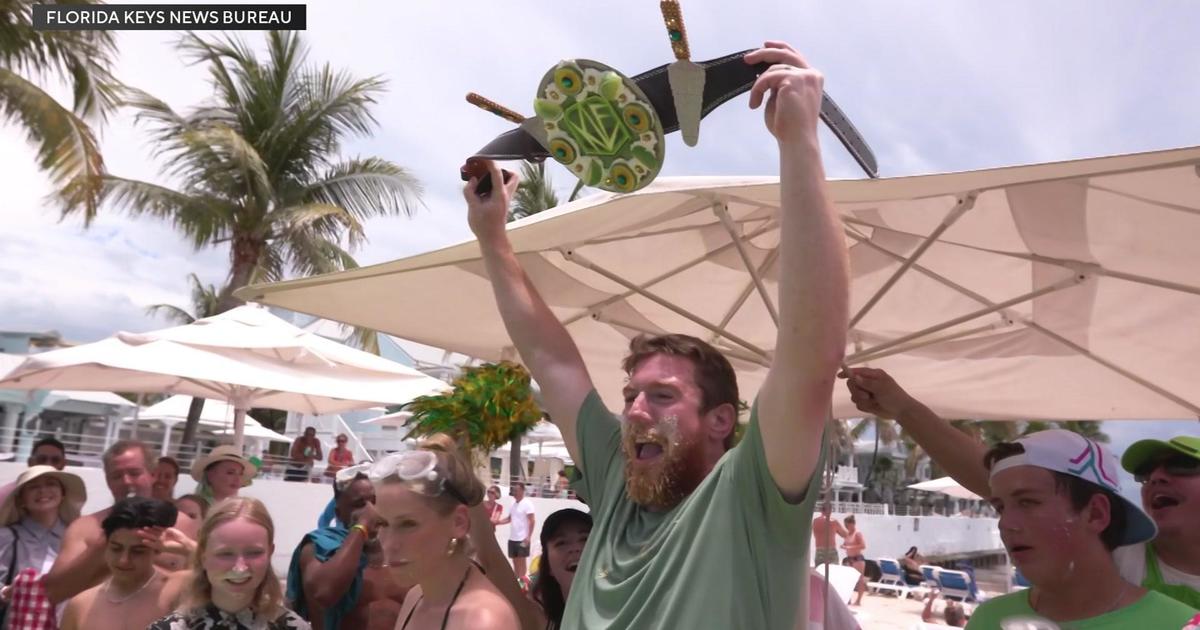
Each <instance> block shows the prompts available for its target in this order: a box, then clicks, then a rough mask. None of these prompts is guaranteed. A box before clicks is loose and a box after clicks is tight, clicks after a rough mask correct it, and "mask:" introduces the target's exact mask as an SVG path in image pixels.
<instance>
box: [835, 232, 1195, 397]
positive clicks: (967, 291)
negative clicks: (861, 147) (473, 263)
mask: <svg viewBox="0 0 1200 630" xmlns="http://www.w3.org/2000/svg"><path fill="white" fill-rule="evenodd" d="M847 234H849V236H850V237H851V238H853V239H855V240H856V241H858V242H860V243H864V244H867V245H870V246H871V247H874V248H875V249H877V250H879V251H880V252H883V253H885V254H887V255H889V256H893V257H895V258H902V256H900V255H899V254H896V253H895V252H892V251H891V250H889V249H887V248H886V247H883V246H881V245H879V244H878V243H874V242H871V241H870V240H864V239H861V238H860V237H858V236H856V235H854V234H851V233H849V232H847ZM962 247H970V246H968V245H962ZM972 249H977V250H981V251H985V252H990V253H995V254H1002V255H1010V256H1014V257H1018V258H1024V259H1026V260H1031V261H1033V262H1044V263H1050V264H1057V265H1060V266H1064V267H1070V266H1073V265H1070V264H1069V261H1056V260H1054V259H1049V258H1046V257H1044V256H1037V255H1036V254H1032V255H1029V256H1023V255H1020V254H1010V253H1008V252H991V250H986V249H982V248H972ZM1081 266H1085V265H1081ZM1086 266H1088V267H1090V269H1089V270H1096V272H1097V273H1100V274H1102V275H1107V274H1106V272H1105V271H1104V270H1103V269H1098V270H1097V269H1096V266H1094V265H1086ZM914 268H915V269H916V270H917V271H920V272H921V273H923V274H925V275H927V276H928V277H930V278H931V279H933V280H936V281H937V282H940V283H941V284H943V285H945V286H947V287H949V288H951V289H954V290H955V291H958V292H959V293H962V294H963V295H966V296H968V297H970V298H971V299H974V300H976V301H979V302H981V303H983V304H991V303H992V302H991V300H988V299H987V298H985V297H983V296H981V295H979V294H977V293H975V292H973V291H971V290H970V289H967V288H966V287H963V286H961V285H959V284H957V283H955V282H953V281H951V280H950V279H948V278H945V277H943V276H942V275H940V274H937V273H934V272H933V271H931V270H929V269H927V268H925V267H922V266H920V265H915V266H914ZM1181 290H1183V289H1181ZM1187 292H1189V293H1190V292H1193V291H1192V290H1190V289H1189V290H1187ZM1016 319H1018V320H1019V321H1020V322H1021V323H1023V324H1025V326H1027V327H1028V328H1030V329H1031V330H1035V331H1037V332H1039V333H1041V334H1043V335H1045V336H1047V337H1049V338H1051V339H1053V340H1055V341H1058V342H1059V343H1061V344H1063V345H1065V346H1067V347H1068V348H1070V349H1072V350H1075V351H1076V352H1078V353H1079V354H1080V355H1082V356H1084V357H1087V358H1088V359H1091V360H1092V361H1095V362H1096V363H1098V364H1100V365H1102V366H1104V367H1106V368H1108V369H1110V370H1112V371H1114V372H1116V373H1117V374H1119V375H1121V376H1123V377H1125V378H1127V379H1129V380H1131V381H1133V382H1134V383H1137V384H1138V385H1141V386H1142V387H1145V388H1146V389H1149V390H1150V391H1152V392H1154V393H1156V394H1158V395H1159V396H1162V397H1163V398H1166V399H1167V400H1169V401H1171V402H1173V403H1175V404H1177V405H1179V406H1181V407H1183V408H1185V409H1188V410H1189V411H1191V412H1192V413H1195V414H1196V416H1197V417H1200V407H1197V406H1196V405H1193V404H1192V403H1190V402H1188V401H1187V400H1185V399H1184V398H1182V397H1180V396H1178V395H1176V394H1173V393H1171V392H1170V391H1167V390H1166V389H1163V388H1161V387H1159V386H1157V385H1155V384H1153V383H1150V382H1149V381H1147V380H1145V379H1143V378H1141V377H1139V376H1137V375H1136V374H1133V373H1132V372H1130V371H1128V370H1126V369H1124V368H1122V367H1120V366H1118V365H1116V364H1115V363H1112V362H1110V361H1108V360H1107V359H1103V358H1101V357H1099V356H1096V355H1095V354H1092V352H1091V351H1089V350H1086V349H1084V348H1083V347H1081V346H1079V345H1078V344H1075V343H1074V342H1072V341H1070V340H1068V339H1066V338H1064V337H1062V336H1061V335H1059V334H1058V333H1055V332H1053V331H1051V330H1048V329H1046V328H1045V327H1043V326H1041V325H1040V324H1036V323H1034V322H1032V321H1029V320H1028V319H1026V318H1024V317H1017V318H1016ZM856 354H862V353H856ZM870 358H872V359H878V358H879V357H878V356H876V357H870Z"/></svg>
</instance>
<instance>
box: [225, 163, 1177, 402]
mask: <svg viewBox="0 0 1200 630" xmlns="http://www.w3.org/2000/svg"><path fill="white" fill-rule="evenodd" d="M1197 163H1200V148H1188V149H1179V150H1172V151H1161V152H1155V153H1144V154H1136V155H1124V156H1115V157H1106V158H1099V159H1091V160H1079V161H1072V162H1061V163H1053V164H1040V165H1033V166H1021V167H1012V168H1001V169H991V170H984V171H975V172H966V173H952V174H944V175H929V176H920V177H902V178H894V179H878V180H855V181H835V182H831V183H830V188H831V192H832V196H833V199H834V201H835V203H836V204H837V207H838V210H839V211H840V213H841V216H842V219H843V222H844V226H845V232H844V233H845V238H846V243H847V245H848V246H849V247H850V258H851V272H852V289H851V292H852V296H851V300H852V304H851V313H852V315H853V317H852V321H851V323H852V330H851V333H850V337H849V339H850V342H849V346H848V348H847V359H846V361H847V363H848V364H849V365H856V366H861V365H867V366H875V367H881V368H885V369H887V370H889V371H891V372H892V373H893V374H894V375H895V376H896V378H897V379H898V380H899V381H900V382H901V383H902V384H903V385H904V386H905V388H906V389H908V390H909V391H910V392H912V393H913V394H914V395H916V396H917V397H919V398H921V399H922V400H923V401H925V402H926V403H927V404H929V405H930V406H931V407H932V408H933V409H934V410H936V411H938V412H939V413H941V414H943V415H945V416H947V417H967V418H990V419H999V420H1013V419H1047V420H1063V419H1066V420H1072V419H1075V420H1078V419H1119V418H1163V419H1171V418H1173V419H1193V420H1194V419H1196V418H1197V417H1200V379H1197V378H1196V377H1195V374H1196V373H1198V372H1200V335H1197V334H1196V331H1197V330H1200V274H1198V273H1197V270H1198V269H1200V247H1196V243H1200V176H1198V174H1197V168H1196V164H1197ZM778 226H779V184H778V180H777V178H773V177H772V178H767V177H763V178H748V177H723V178H714V177H704V178H660V179H658V180H657V181H655V182H654V183H653V184H651V185H650V186H649V187H647V188H645V189H643V190H642V191H639V192H637V193H634V194H629V195H614V194H601V195H597V196H593V197H589V198H587V199H583V200H579V201H576V202H574V203H571V204H567V205H565V206H562V207H560V208H556V209H553V210H550V211H548V212H543V213H539V214H537V215H535V216H533V217H529V218H527V219H523V220H521V221H519V222H517V223H514V224H513V225H512V226H511V227H510V236H511V238H512V242H513V245H514V247H515V248H516V251H517V252H518V255H519V256H520V258H521V260H522V263H523V264H524V266H525V269H526V270H527V272H528V274H529V277H530V279H531V280H532V282H533V283H534V284H535V285H536V286H537V288H538V289H539V291H540V292H541V293H542V295H543V296H544V297H545V298H546V301H547V303H548V304H549V305H550V308H551V309H552V310H553V312H554V313H555V315H556V316H557V317H558V318H559V320H560V321H562V322H563V323H564V324H565V325H566V326H567V329H568V330H569V331H570V333H571V335H572V337H573V338H574V339H575V341H576V343H577V344H578V345H579V348H580V351H581V352H582V354H583V357H584V360H585V361H586V363H587V366H588V369H589V371H590V373H591V376H592V378H593V379H594V380H595V382H596V385H597V387H598V389H599V392H600V393H601V395H602V397H603V398H604V399H605V400H606V401H607V402H608V403H609V405H610V406H612V407H614V408H619V406H620V402H621V401H620V392H621V383H622V379H623V377H624V375H623V374H622V372H621V370H620V367H619V366H620V361H621V358H622V356H623V355H624V354H625V353H626V350H627V343H628V340H629V338H630V337H631V336H633V335H636V334H638V333H643V332H644V333H662V332H681V333H688V334H692V335H696V336H699V337H702V338H704V339H707V340H709V341H712V342H714V343H715V344H716V345H717V347H719V348H721V349H722V350H724V351H725V352H726V354H727V356H729V357H730V358H731V360H732V361H733V363H734V366H735V368H736V369H737V371H738V377H739V382H740V384H741V395H742V397H743V398H745V399H746V400H750V399H751V398H752V397H753V396H754V395H755V394H756V393H757V390H758V388H759V386H760V384H761V382H762V379H763V377H764V376H765V374H766V371H767V367H768V365H769V364H770V357H771V355H772V351H773V347H772V346H773V344H774V340H775V336H776V329H777V322H776V319H777V311H776V308H775V304H776V303H777V300H776V289H777V282H776V279H777V278H778V276H779V274H780V273H783V271H782V270H780V268H779V262H778V261H779V259H778V249H777V244H778V238H779V227H778ZM239 295H241V296H242V297H244V298H247V299H253V300H255V301H261V302H265V303H268V304H274V305H278V306H282V307H285V308H289V309H292V310H296V311H302V312H306V313H311V314H314V315H319V316H321V317H325V318H328V319H334V320H338V321H342V322H347V323H351V324H356V325H360V326H366V327H369V328H373V329H376V330H382V331H386V332H388V333H391V334H394V335H398V336H403V337H405V338H408V339H412V340H414V341H417V342H420V343H424V344H428V345H432V346H437V347H441V348H445V349H448V350H453V351H455V352H461V353H463V354H467V355H470V356H474V357H480V358H483V359H487V360H495V359H499V358H501V356H510V355H511V354H510V353H511V352H512V350H511V348H509V346H510V345H511V342H510V341H509V339H508V336H507V334H506V333H505V331H504V327H503V324H502V322H501V320H500V317H499V314H498V312H497V310H496V306H495V304H494V301H493V297H492V291H491V288H490V286H489V284H488V279H487V276H486V273H485V272H484V268H483V264H482V262H481V260H480V256H479V247H478V244H477V243H475V242H473V241H471V242H465V243H462V244H460V245H456V246H452V247H448V248H446V249H442V250H439V251H434V252H430V253H426V254H422V255H418V256H413V257H411V258H406V259H403V260H398V261H395V262H390V263H385V264H381V265H375V266H372V267H364V268H361V269H356V270H352V271H347V272H343V273H338V274H332V275H326V276H319V277H315V278H306V279H302V280H295V281H290V282H284V283H279V284H274V285H267V286H255V287H248V288H247V289H245V290H243V291H242V292H240V294H239ZM412 296H420V304H421V308H419V309H413V308H406V305H407V304H408V302H409V301H410V300H411V299H412ZM833 412H834V414H835V416H836V417H839V418H850V417H857V416H858V415H859V412H858V411H857V410H856V409H855V408H854V406H853V405H852V404H851V403H850V401H849V398H848V395H847V393H846V391H845V389H844V388H842V387H838V388H836V390H835V396H834V400H833Z"/></svg>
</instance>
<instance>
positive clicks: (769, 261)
mask: <svg viewBox="0 0 1200 630" xmlns="http://www.w3.org/2000/svg"><path fill="white" fill-rule="evenodd" d="M777 258H779V248H778V247H776V248H775V249H772V250H771V251H770V252H768V253H767V258H766V259H765V260H763V264H762V266H760V267H759V268H758V273H759V274H760V275H761V274H765V273H766V272H767V269H770V267H771V265H773V264H775V260H776V259H777ZM753 291H754V282H753V281H751V282H748V283H746V288H744V289H742V292H741V294H740V295H738V299H737V300H734V302H733V305H732V306H731V307H730V308H729V310H728V311H726V312H725V317H722V318H721V329H722V330H724V328H725V327H726V326H728V325H729V322H731V321H733V316H734V315H737V312H738V311H739V310H741V308H742V305H743V304H745V303H746V300H748V299H750V294H751V293H752V292H753ZM775 326H776V327H777V328H778V326H779V323H778V322H776V323H775ZM716 339H717V335H715V334H714V335H713V336H712V337H711V338H710V339H709V343H712V342H713V341H716Z"/></svg>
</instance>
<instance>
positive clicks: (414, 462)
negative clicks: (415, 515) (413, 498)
mask: <svg viewBox="0 0 1200 630" xmlns="http://www.w3.org/2000/svg"><path fill="white" fill-rule="evenodd" d="M437 464H438V458H437V455H435V454H434V453H433V452H432V451H420V450H419V451H402V452H399V453H392V454H391V455H388V456H386V457H384V458H383V459H381V460H379V461H377V462H375V463H374V464H372V465H371V470H370V471H369V472H368V473H367V476H368V477H370V478H371V481H372V482H373V483H380V482H382V481H384V480H385V479H388V478H389V477H393V476H394V477H396V478H397V479H399V480H400V481H403V482H405V483H406V484H408V485H409V486H410V487H411V486H416V487H419V490H417V492H420V493H421V494H423V495H425V496H429V497H436V496H441V494H442V493H443V492H444V493H446V494H448V495H450V496H451V497H452V498H454V500H455V501H458V502H459V503H461V504H463V505H467V499H466V498H465V497H463V495H462V493H460V492H459V491H458V490H457V489H455V488H454V486H453V485H452V484H449V483H447V482H446V478H445V477H444V476H443V475H442V474H441V473H440V472H438V469H437Z"/></svg>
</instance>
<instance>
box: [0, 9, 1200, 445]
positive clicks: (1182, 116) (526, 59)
mask: <svg viewBox="0 0 1200 630" xmlns="http://www.w3.org/2000/svg"><path fill="white" fill-rule="evenodd" d="M683 9H684V16H685V20H686V23H687V27H688V33H689V36H690V39H691V44H692V50H693V55H694V56H695V57H696V58H698V59H708V58H712V57H717V56H720V55H724V54H726V53H729V52H733V51H735V50H740V49H744V48H751V47H755V46H757V45H758V44H760V43H761V42H762V41H763V40H764V39H783V40H786V41H789V42H791V43H793V44H794V45H795V46H796V47H797V48H798V49H800V50H801V51H802V52H803V53H804V54H805V55H806V56H807V57H808V59H809V61H810V62H811V63H812V64H813V65H814V66H816V67H818V68H819V69H821V70H822V71H823V72H824V73H825V74H826V87H827V90H828V92H829V93H830V94H831V95H832V96H833V97H834V98H835V99H836V100H837V101H838V102H839V104H840V105H841V106H842V108H843V109H844V110H845V111H846V112H847V114H849V116H850V117H851V118H852V120H854V122H855V123H856V124H857V126H858V127H859V129H860V130H861V131H862V132H863V133H864V135H865V136H866V137H867V139H868V141H869V142H870V143H871V145H872V146H873V148H874V150H875V152H876V155H877V156H878V158H879V163H880V167H881V171H882V173H883V174H884V175H887V176H894V175H908V174H915V173H926V172H940V171H957V170H969V169H977V168H986V167H992V166H1001V165H1009V164H1021V163H1033V162H1044V161H1052V160H1062V159H1070V158H1080V157H1089V156H1098V155H1107V154H1115V153H1127V152H1135V151H1146V150H1153V149H1163V148H1171V147H1181V146H1190V145H1196V144H1200V116H1197V115H1196V112H1197V105H1198V104H1200V84H1198V83H1197V81H1195V78H1196V77H1198V76H1200V40H1197V38H1196V37H1195V24H1198V23H1200V4H1197V3H1192V2H1183V1H1160V2H1153V3H1133V2H1112V1H1104V0H1098V1H1097V0H1089V1H1065V2H1053V3H1048V2H1034V1H1025V2H1020V1H1008V2H1003V3H1000V2H977V1H959V2H953V3H951V2H915V1H912V2H905V1H889V2H881V1H877V2H855V1H843V2H836V3H833V2H821V3H818V2H813V1H802V2H791V1H788V2H785V1H783V0H779V1H771V2H763V1H752V0H747V1H745V2H740V3H736V4H734V3H729V2H716V1H704V2H699V1H696V2H693V1H689V0H685V2H684V4H683ZM308 13H309V15H308V24H309V29H308V32H307V37H308V40H309V43H310V44H311V47H312V51H311V55H312V58H313V59H314V60H318V61H329V62H330V63H332V64H333V65H335V66H338V67H343V68H348V69H350V70H352V71H353V72H355V73H357V74H359V75H364V76H365V75H372V74H379V75H383V76H385V77H387V78H388V79H389V80H390V82H391V83H390V91H389V92H388V93H387V94H386V95H385V96H384V98H383V99H382V100H381V102H380V104H379V107H378V108H377V109H376V116H377V118H378V119H379V121H380V128H379V129H378V130H377V131H376V132H375V133H374V134H372V135H371V136H370V137H367V138H361V139H357V140H356V141H354V142H352V143H350V144H349V145H347V146H346V147H345V152H346V154H347V155H378V156H382V157H386V158H388V159H392V160H394V161H396V162H398V163H400V164H402V165H404V166H406V167H408V168H410V169H412V171H413V172H414V173H415V174H416V175H417V176H418V177H419V178H420V179H421V180H422V181H423V182H424V184H425V186H426V190H427V193H426V195H425V206H426V207H425V208H424V209H423V210H421V211H420V212H419V213H418V215H417V216H416V217H414V218H412V219H403V218H398V219H381V220H376V221H373V222H371V223H370V224H368V231H367V233H368V236H369V237H370V239H371V241H370V243H369V244H368V245H366V246H365V247H363V248H362V249H361V250H360V251H358V252H357V256H358V258H359V260H360V262H363V263H374V262H382V261H385V260H392V259H395V258H399V257H403V256H406V255H410V254H414V253H417V252H421V251H426V250H429V249H433V248H436V247H440V246H442V245H446V244H449V243H452V242H455V241H458V240H461V239H464V238H466V237H467V236H468V231H467V228H466V222H465V213H464V209H463V207H462V203H461V197H460V193H459V186H460V183H459V181H458V179H457V169H458V166H459V164H460V163H461V161H462V159H463V158H464V157H465V156H466V155H468V154H470V153H471V152H473V151H474V150H475V149H477V148H479V147H480V146H482V144H483V143H484V142H486V141H487V140H489V139H490V138H492V137H493V136H494V135H495V134H497V133H499V132H501V131H504V130H505V129H506V128H507V126H506V123H504V122H502V121H500V120H499V119H497V118H494V117H492V116H490V115H488V114H485V113H483V112H480V111H478V110H475V109H474V108H472V107H471V106H469V105H467V104H466V103H465V102H463V95H464V94H465V93H466V92H468V91H472V90H473V91H477V92H480V93H482V94H484V95H486V96H488V97H490V98H492V99H494V100H496V101H498V102H500V103H503V104H505V105H508V106H509V107H512V108H514V109H517V110H520V111H523V112H529V110H530V109H531V107H530V104H531V102H532V94H533V90H534V88H535V86H536V83H537V81H538V80H539V79H540V77H541V76H542V74H543V73H544V72H545V70H546V69H547V68H549V67H550V66H552V65H553V64H554V63H555V62H557V61H558V60H559V59H562V58H569V57H583V58H592V59H596V60H599V61H603V62H605V63H607V64H609V65H612V66H614V67H616V68H618V69H621V70H623V71H625V72H627V73H629V74H634V73H637V72H640V71H643V70H646V69H649V68H651V67H654V66H657V65H660V64H663V63H666V62H668V61H670V59H671V58H670V49H669V46H668V43H667V41H666V37H665V30H664V28H663V26H662V24H661V21H660V18H659V15H658V7H657V3H656V2H647V1H646V0H618V1H615V2H608V3H604V4H603V5H598V4H596V3H582V2H550V1H548V0H510V1H509V2H504V3H495V2H492V3H484V2H479V1H475V0H467V1H465V2H459V3H442V2H381V1H371V2H367V1H365V0H364V1H360V2H334V1H332V0H320V1H315V2H310V3H308ZM247 35H248V37H250V38H251V40H252V41H253V40H257V39H259V38H258V37H257V36H256V34H252V33H251V34H247ZM175 38H176V35H174V34H171V33H157V32H123V33H120V34H119V36H118V44H119V49H120V53H121V55H120V61H119V64H118V67H117V74H118V76H119V77H121V78H122V79H124V80H125V81H126V82H128V83H130V84H132V85H135V86H138V87H141V88H143V89H146V90H148V91H150V92H151V93H153V94H155V95H157V96H159V97H161V98H164V99H165V100H167V101H168V102H169V103H171V104H172V105H174V106H175V107H176V108H179V109H186V108H187V107H190V106H193V105H196V104H199V103H200V102H201V101H202V99H203V98H204V97H205V96H206V95H207V93H208V92H209V88H208V85H207V84H206V82H205V77H204V73H203V71H202V70H200V69H198V68H194V67H192V68H189V67H185V66H184V65H183V63H182V62H181V61H180V60H179V59H178V55H177V54H176V52H175V50H174V48H173V47H172V45H171V44H172V42H173V41H174V40H175ZM55 89H57V90H59V92H60V93H63V92H61V88H55ZM64 94H65V93H64ZM102 133H103V148H104V152H105V156H106V160H107V163H108V167H109V170H110V171H112V172H114V173H116V174H119V175H123V176H128V177H140V178H148V179H158V174H157V173H158V167H157V166H156V164H155V162H154V161H153V159H152V157H151V153H150V147H149V146H148V145H147V138H146V135H145V134H144V132H143V131H142V130H140V129H138V128H136V127H135V126H134V125H133V123H132V119H131V117H130V116H129V115H125V114H122V115H118V116H117V117H116V118H115V119H114V120H112V121H111V122H110V124H109V125H107V126H106V127H105V128H104V129H103V131H102ZM825 152H826V159H827V167H828V170H829V173H830V175H831V176H833V177H858V176H859V172H858V171H857V168H856V167H855V166H854V164H853V162H852V161H851V160H850V159H849V158H848V157H847V156H845V155H844V154H843V153H842V152H841V151H840V149H839V148H838V146H837V145H836V143H835V142H834V141H832V139H831V138H829V137H828V136H827V137H826V142H825ZM33 155H34V154H33V152H32V150H31V149H29V148H28V146H27V145H26V144H25V143H24V140H23V138H22V137H21V136H20V134H19V133H18V131H17V130H16V129H15V128H13V127H4V126H0V185H2V187H3V190H4V192H5V197H4V199H5V204H4V210H3V212H4V218H5V220H4V228H3V229H2V230H0V278H4V282H2V283H0V300H3V302H4V304H5V308H4V309H2V311H0V329H8V330H12V329H38V330H44V329H57V330H59V331H61V332H62V333H63V334H64V335H66V336H67V337H68V338H70V339H73V340H78V341H91V340H95V339H99V338H101V337H103V336H106V335H108V334H111V333H112V332H113V331H114V330H117V329H123V330H134V331H137V330H147V329H152V328H155V327H159V326H161V325H163V322H161V321H156V320H155V319H153V318H150V317H147V316H146V315H145V314H144V312H143V309H144V307H145V306H146V305H149V304H152V303H156V302H170V303H176V304H186V303H187V284H186V281H185V277H186V275H187V274H188V273H193V272H194V273H197V274H198V275H199V276H200V277H201V278H202V279H203V280H205V281H206V282H213V283H220V282H221V281H222V279H223V277H224V274H225V265H226V257H227V252H226V251H224V250H222V249H220V248H216V249H209V250H204V251H199V252H196V251H193V250H192V248H191V247H190V246H189V245H187V244H186V243H184V242H183V241H182V240H181V239H179V238H178V237H177V236H176V235H175V234H174V233H173V232H172V230H171V228H170V227H169V226H167V225H164V224H161V223H158V222H155V221H153V220H148V219H141V220H132V219H130V218H127V217H125V216H123V215H122V214H121V212H120V209H119V208H110V209H107V210H106V211H105V212H104V213H103V214H102V216H101V218H100V219H99V220H98V221H96V223H95V224H94V225H93V226H92V228H91V229H89V230H84V229H82V227H81V226H80V223H79V222H78V221H77V220H68V221H63V222H58V221H57V217H56V216H55V215H54V214H53V213H52V212H50V211H48V210H46V209H45V208H44V207H43V206H42V203H41V200H42V199H43V198H44V196H45V195H46V194H47V193H48V192H49V185H48V183H47V180H46V178H45V176H44V175H42V174H40V173H38V172H37V170H36V169H35V168H34V167H33ZM776 172H777V165H776V163H775V151H774V146H773V141H772V140H771V139H770V137H769V136H768V135H767V134H766V133H764V132H763V130H762V122H761V117H760V114H759V113H758V112H752V111H749V110H748V109H747V107H746V97H745V96H743V97H740V98H738V99H735V100H734V101H732V102H730V103H729V104H727V105H725V106H724V107H723V108H721V109H720V110H718V111H717V112H716V113H714V114H713V115H711V116H710V117H708V118H706V119H705V122H704V125H703V126H702V129H701V140H700V145H699V146H698V147H695V148H689V147H686V146H684V145H683V144H682V143H681V142H680V141H679V139H678V136H677V135H675V136H672V137H671V139H670V140H669V143H668V149H667V162H666V167H665V169H664V174H667V175H682V174H688V175H706V174H722V175H736V174H753V175H772V174H775V173H776ZM552 174H553V176H554V177H555V182H556V184H557V186H558V188H559V189H560V190H561V191H562V192H563V193H564V194H565V193H566V192H567V191H569V189H570V186H571V185H572V183H573V182H572V181H571V180H570V179H569V177H568V176H567V174H566V173H565V171H562V170H561V169H559V168H558V167H557V166H555V167H553V168H552ZM1184 431H1188V432H1192V433H1196V432H1200V425H1197V424H1196V423H1188V424H1182V425H1180V424H1175V423H1170V424H1162V423H1136V424H1131V423H1121V424H1118V423H1112V424H1110V425H1109V427H1108V432H1109V433H1110V434H1111V435H1113V437H1114V442H1115V444H1116V445H1117V446H1118V449H1119V448H1120V445H1122V444H1124V443H1127V442H1128V440H1130V439H1132V438H1133V437H1135V436H1139V435H1143V434H1146V435H1151V434H1159V435H1162V434H1168V435H1169V434H1175V433H1181V432H1184Z"/></svg>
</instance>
